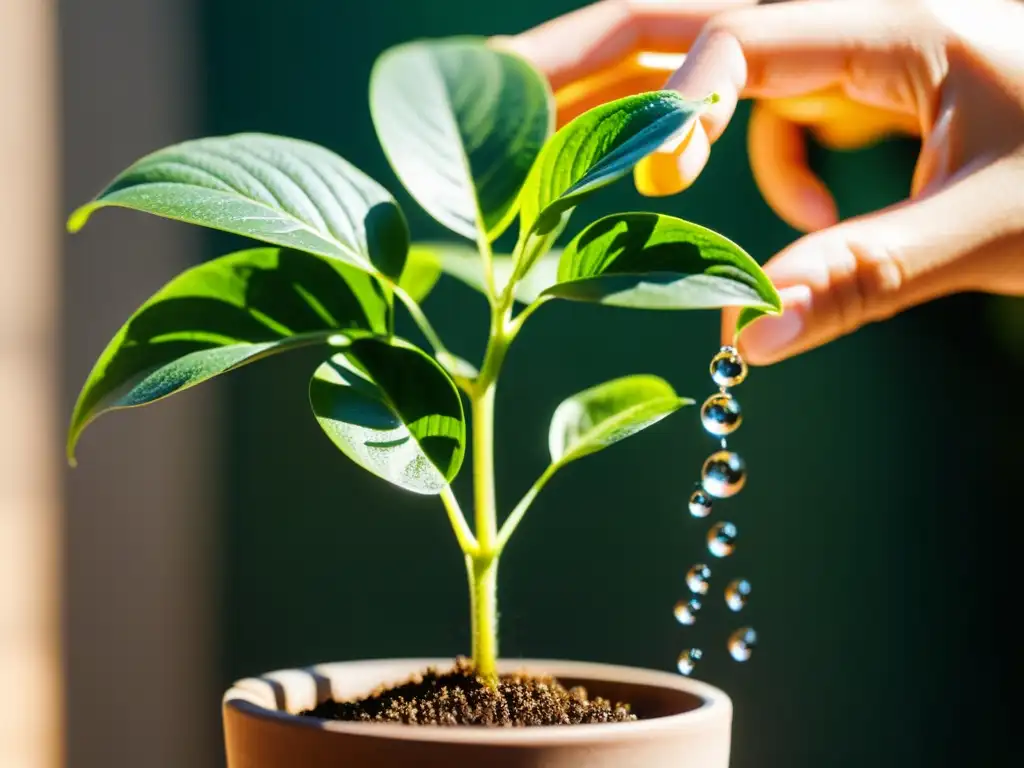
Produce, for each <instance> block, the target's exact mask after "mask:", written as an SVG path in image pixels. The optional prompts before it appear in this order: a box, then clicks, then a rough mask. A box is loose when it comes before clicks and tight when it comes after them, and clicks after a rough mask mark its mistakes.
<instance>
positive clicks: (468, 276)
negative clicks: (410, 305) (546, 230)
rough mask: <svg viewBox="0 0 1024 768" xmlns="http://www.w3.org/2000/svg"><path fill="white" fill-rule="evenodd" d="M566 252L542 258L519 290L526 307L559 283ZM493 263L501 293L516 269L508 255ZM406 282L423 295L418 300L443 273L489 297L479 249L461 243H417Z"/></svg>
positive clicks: (411, 252)
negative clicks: (562, 258)
mask: <svg viewBox="0 0 1024 768" xmlns="http://www.w3.org/2000/svg"><path fill="white" fill-rule="evenodd" d="M561 256H562V252H561V251H559V250H554V251H551V252H549V253H546V254H545V255H544V256H542V257H541V258H540V259H538V261H537V263H536V264H535V266H534V268H533V269H532V270H531V271H530V273H529V274H528V275H526V277H524V278H522V279H521V280H520V281H519V282H518V283H516V287H515V298H516V300H517V301H519V302H522V303H523V304H529V303H531V302H533V301H534V300H536V299H537V297H539V296H540V295H541V294H542V293H543V292H544V291H545V289H547V288H550V287H551V286H552V285H554V284H555V283H556V282H558V261H559V259H560V258H561ZM491 263H492V265H493V268H494V283H495V287H496V289H497V291H498V292H499V293H500V292H501V291H502V290H503V289H504V288H505V286H506V285H507V284H508V281H509V280H510V279H511V278H512V273H513V271H514V269H515V264H514V262H513V259H512V257H511V256H510V255H508V254H502V253H496V254H494V256H493V257H492V260H491ZM405 269H406V273H408V277H406V274H405V273H403V275H402V283H406V282H408V283H409V284H410V285H411V286H414V289H415V290H416V291H418V292H419V294H418V296H417V300H421V299H422V298H424V297H425V296H426V295H427V294H428V293H429V292H430V290H431V289H432V288H433V287H434V285H435V284H436V282H437V279H438V278H439V277H440V275H441V273H442V272H443V273H446V274H448V275H450V276H451V277H454V278H456V279H457V280H459V281H460V282H462V283H465V284H466V285H468V286H469V287H470V288H473V289H475V290H477V291H479V292H480V293H482V294H484V295H486V294H487V288H486V283H485V282H484V269H483V264H482V263H481V261H480V256H479V254H478V253H477V250H476V249H475V248H472V247H470V246H466V245H461V244H459V243H414V244H413V246H412V247H411V248H410V249H409V258H408V260H407V261H406V264H405Z"/></svg>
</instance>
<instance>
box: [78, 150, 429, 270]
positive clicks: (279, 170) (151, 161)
mask: <svg viewBox="0 0 1024 768" xmlns="http://www.w3.org/2000/svg"><path fill="white" fill-rule="evenodd" d="M106 206H118V207H121V208H131V209H133V210H137V211H144V212H146V213H152V214H155V215H157V216H163V217H166V218H169V219H176V220H178V221H184V222H187V223H189V224H198V225H200V226H204V227H211V228H213V229H219V230H223V231H225V232H232V233H234V234H236V235H243V236H245V237H251V238H254V239H256V240H261V241H263V242H267V243H271V244H272V245H280V246H284V247H286V248H295V249H297V250H300V251H306V252H308V253H315V254H318V255H320V256H326V257H328V258H332V259H340V260H341V261H344V262H346V263H348V264H352V265H354V266H357V267H359V268H360V269H363V270H366V271H369V272H374V273H378V274H381V275H385V276H387V277H391V278H397V277H398V276H399V275H400V274H401V273H402V266H403V264H404V263H405V256H406V252H407V250H408V247H409V231H408V227H407V226H406V223H405V217H404V216H403V215H402V211H401V210H400V209H399V207H398V204H397V203H396V202H395V201H394V199H393V198H392V197H391V195H390V194H388V192H387V190H385V189H384V188H383V187H382V186H380V185H379V184H378V183H377V182H375V181H374V180H373V179H371V178H370V177H369V176H367V175H365V174H364V173H363V172H362V171H360V170H359V169H357V168H356V167H355V166H353V165H350V164H349V163H348V162H346V161H345V160H343V159H342V158H340V157H338V156H337V155H336V154H334V153H333V152H330V151H328V150H326V149H324V148H323V147H320V146H317V145H316V144H311V143H309V142H306V141H299V140H296V139H288V138H282V137H280V136H269V135H265V134H259V133H243V134H236V135H233V136H222V137H214V138H207V139H197V140H195V141H186V142H184V143H183V144H176V145H174V146H172V147H167V148H165V149H161V150H159V151H157V152H154V153H153V154H150V155H148V156H146V157H144V158H142V159H141V160H139V161H138V162H136V163H135V164H134V165H132V166H131V167H129V168H128V169H127V170H126V171H124V172H123V173H122V174H121V175H120V176H118V177H117V178H116V179H114V181H113V182H111V184H110V185H109V186H108V187H107V188H106V189H105V190H104V191H103V192H102V193H100V195H99V197H97V198H96V199H95V200H93V201H92V202H90V203H87V204H86V205H84V206H82V207H81V208H79V209H78V210H77V211H75V212H74V213H73V214H72V215H71V218H70V219H69V220H68V229H69V230H70V231H71V232H77V231H78V230H80V229H81V228H82V227H83V226H85V223H86V221H87V220H88V219H89V216H90V215H91V214H92V212H93V211H95V210H97V209H99V208H104V207H106Z"/></svg>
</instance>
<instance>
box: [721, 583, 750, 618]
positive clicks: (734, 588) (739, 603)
mask: <svg viewBox="0 0 1024 768" xmlns="http://www.w3.org/2000/svg"><path fill="white" fill-rule="evenodd" d="M749 597H750V582H749V581H747V580H746V579H733V580H732V581H730V582H729V586H727V587H726V588H725V604H726V605H728V606H729V610H730V611H742V610H743V608H744V607H745V606H746V604H747V599H748V598H749Z"/></svg>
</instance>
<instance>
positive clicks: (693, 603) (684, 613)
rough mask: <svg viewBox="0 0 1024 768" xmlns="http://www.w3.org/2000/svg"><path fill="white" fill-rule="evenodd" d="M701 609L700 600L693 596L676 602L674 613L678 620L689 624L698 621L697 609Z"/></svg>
mask: <svg viewBox="0 0 1024 768" xmlns="http://www.w3.org/2000/svg"><path fill="white" fill-rule="evenodd" d="M699 610H700V600H698V599H697V598H696V597H691V598H689V599H688V600H680V601H679V602H678V603H676V607H675V609H674V613H675V615H676V621H678V622H679V623H680V624H685V625H687V626H689V625H691V624H696V623H697V611H699Z"/></svg>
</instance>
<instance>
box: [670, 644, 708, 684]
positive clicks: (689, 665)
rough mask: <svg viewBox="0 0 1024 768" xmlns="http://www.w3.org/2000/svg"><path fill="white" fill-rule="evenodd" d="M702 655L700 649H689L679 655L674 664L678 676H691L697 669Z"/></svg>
mask: <svg viewBox="0 0 1024 768" xmlns="http://www.w3.org/2000/svg"><path fill="white" fill-rule="evenodd" d="M703 655H704V653H703V652H702V651H701V649H700V648H690V649H689V650H686V651H683V652H682V653H680V654H679V661H678V662H676V666H677V667H678V669H679V674H681V675H686V676H687V677H689V676H690V675H691V674H693V670H694V669H695V668H696V667H697V662H698V661H700V657H701V656H703Z"/></svg>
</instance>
